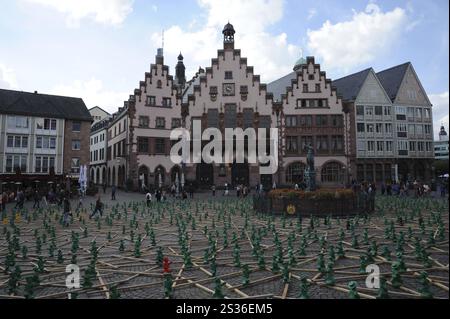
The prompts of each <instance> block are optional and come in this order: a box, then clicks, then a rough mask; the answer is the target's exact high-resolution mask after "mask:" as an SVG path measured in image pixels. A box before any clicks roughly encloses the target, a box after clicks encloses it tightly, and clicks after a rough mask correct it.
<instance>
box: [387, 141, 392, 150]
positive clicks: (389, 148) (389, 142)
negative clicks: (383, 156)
mask: <svg viewBox="0 0 450 319" xmlns="http://www.w3.org/2000/svg"><path fill="white" fill-rule="evenodd" d="M392 148H393V143H392V141H386V151H387V152H392Z"/></svg>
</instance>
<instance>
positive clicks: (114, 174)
mask: <svg viewBox="0 0 450 319" xmlns="http://www.w3.org/2000/svg"><path fill="white" fill-rule="evenodd" d="M111 184H112V185H114V186H116V167H115V166H114V167H113V169H112V181H111Z"/></svg>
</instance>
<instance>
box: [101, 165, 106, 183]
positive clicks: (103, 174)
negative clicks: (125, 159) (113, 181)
mask: <svg viewBox="0 0 450 319" xmlns="http://www.w3.org/2000/svg"><path fill="white" fill-rule="evenodd" d="M105 179H106V167H103V173H102V181H101V183H102V184H105Z"/></svg>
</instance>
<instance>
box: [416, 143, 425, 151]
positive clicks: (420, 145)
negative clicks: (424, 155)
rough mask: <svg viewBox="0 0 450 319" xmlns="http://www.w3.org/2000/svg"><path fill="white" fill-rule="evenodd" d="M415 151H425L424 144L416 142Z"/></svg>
mask: <svg viewBox="0 0 450 319" xmlns="http://www.w3.org/2000/svg"><path fill="white" fill-rule="evenodd" d="M417 150H418V151H419V152H423V151H425V143H424V142H417Z"/></svg>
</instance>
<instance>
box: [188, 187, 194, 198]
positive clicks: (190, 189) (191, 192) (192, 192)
mask: <svg viewBox="0 0 450 319" xmlns="http://www.w3.org/2000/svg"><path fill="white" fill-rule="evenodd" d="M189 198H191V199H193V198H194V185H192V184H191V185H190V186H189Z"/></svg>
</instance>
